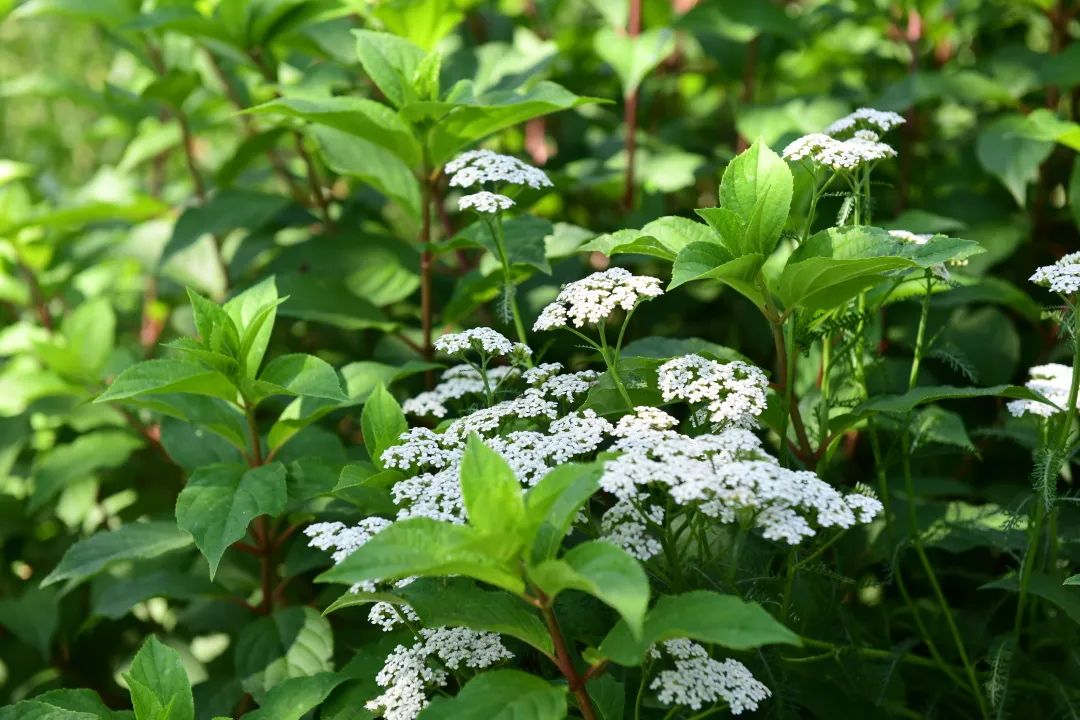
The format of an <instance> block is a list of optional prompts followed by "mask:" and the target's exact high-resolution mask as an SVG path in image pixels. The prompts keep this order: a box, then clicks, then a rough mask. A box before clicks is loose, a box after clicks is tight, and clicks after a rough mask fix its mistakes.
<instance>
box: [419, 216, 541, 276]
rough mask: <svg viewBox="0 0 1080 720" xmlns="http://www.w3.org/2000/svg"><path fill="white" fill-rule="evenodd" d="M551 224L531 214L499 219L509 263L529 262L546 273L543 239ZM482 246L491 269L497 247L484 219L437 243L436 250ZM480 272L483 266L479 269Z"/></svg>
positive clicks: (525, 263) (493, 264) (494, 264)
mask: <svg viewBox="0 0 1080 720" xmlns="http://www.w3.org/2000/svg"><path fill="white" fill-rule="evenodd" d="M553 231H554V227H553V226H552V224H551V222H550V221H548V220H545V219H543V218H538V217H534V216H532V215H518V216H516V217H513V218H510V219H509V220H505V221H504V222H503V233H504V236H505V238H506V254H507V260H508V261H509V262H510V264H511V265H531V266H532V267H534V268H536V269H537V270H539V271H540V272H543V273H547V274H550V273H551V264H550V263H549V262H548V259H547V251H546V242H545V241H546V239H547V238H548V237H550V236H551V234H552V232H553ZM474 247H475V248H483V249H485V250H487V251H488V252H489V253H491V258H490V262H491V264H492V268H493V269H494V267H495V266H496V265H497V260H496V258H498V256H499V255H498V248H497V246H496V244H495V239H494V238H493V237H492V235H491V229H490V226H489V225H488V223H487V222H484V221H478V222H475V223H473V224H472V225H469V226H468V227H466V228H464V229H463V230H462V231H461V232H459V233H458V234H457V235H455V236H454V237H453V238H451V239H450V240H449V241H447V242H444V243H439V244H438V245H437V250H438V251H439V252H447V251H450V250H458V249H460V248H474ZM481 270H482V271H483V270H484V268H481Z"/></svg>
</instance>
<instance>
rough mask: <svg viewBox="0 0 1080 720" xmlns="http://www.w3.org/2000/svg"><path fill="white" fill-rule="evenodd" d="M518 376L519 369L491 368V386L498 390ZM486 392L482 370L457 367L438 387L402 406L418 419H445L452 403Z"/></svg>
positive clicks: (443, 376) (489, 377) (509, 367)
mask: <svg viewBox="0 0 1080 720" xmlns="http://www.w3.org/2000/svg"><path fill="white" fill-rule="evenodd" d="M517 374H518V369H517V368H515V367H512V366H510V365H500V366H499V367H493V368H488V369H487V380H488V386H489V387H490V388H491V389H493V390H494V389H495V388H498V387H500V386H501V385H502V384H503V383H505V382H506V381H507V380H509V379H510V378H512V377H514V376H515V375H517ZM484 392H485V388H484V378H483V376H482V375H481V374H480V371H479V370H477V369H476V368H475V367H473V366H472V365H455V366H454V367H452V368H449V369H447V370H446V371H445V372H444V373H443V375H442V380H441V381H440V382H439V384H438V385H436V386H435V387H434V388H432V389H431V390H427V391H425V392H422V393H420V394H419V395H416V396H415V397H411V398H408V399H407V400H405V402H403V403H401V409H402V410H404V411H405V412H407V413H409V414H410V415H416V416H418V417H437V418H442V417H446V414H447V413H448V412H449V410H448V409H447V407H446V404H447V403H448V402H451V401H453V400H460V399H461V398H464V397H469V396H470V395H482V394H484Z"/></svg>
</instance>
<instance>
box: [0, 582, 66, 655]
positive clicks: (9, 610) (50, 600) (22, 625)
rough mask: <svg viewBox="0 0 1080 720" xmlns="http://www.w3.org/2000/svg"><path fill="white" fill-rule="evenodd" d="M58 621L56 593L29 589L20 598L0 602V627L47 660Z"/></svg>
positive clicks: (48, 590)
mask: <svg viewBox="0 0 1080 720" xmlns="http://www.w3.org/2000/svg"><path fill="white" fill-rule="evenodd" d="M59 621H60V606H59V598H58V597H57V593H56V590H54V589H42V588H36V587H30V588H27V589H26V591H25V592H24V593H23V594H22V595H21V596H20V597H18V598H14V597H8V598H3V599H0V625H2V626H3V627H5V628H7V629H8V632H10V633H11V634H12V635H14V636H15V637H17V638H19V639H20V640H22V641H23V642H24V643H26V644H27V645H30V646H31V647H33V648H34V649H35V650H37V651H38V653H39V654H40V655H41V657H42V658H44V659H48V658H49V646H50V645H51V644H52V638H53V635H54V634H55V633H56V627H57V625H58V624H59Z"/></svg>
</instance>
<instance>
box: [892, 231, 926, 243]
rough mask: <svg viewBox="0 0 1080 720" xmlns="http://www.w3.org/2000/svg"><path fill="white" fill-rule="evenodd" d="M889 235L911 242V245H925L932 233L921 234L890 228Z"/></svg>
mask: <svg viewBox="0 0 1080 720" xmlns="http://www.w3.org/2000/svg"><path fill="white" fill-rule="evenodd" d="M889 235H891V236H893V237H894V238H896V239H897V240H902V241H903V242H907V243H911V244H912V245H925V244H926V243H928V242H930V238H932V237H933V235H923V234H918V233H913V232H909V231H907V230H890V231H889Z"/></svg>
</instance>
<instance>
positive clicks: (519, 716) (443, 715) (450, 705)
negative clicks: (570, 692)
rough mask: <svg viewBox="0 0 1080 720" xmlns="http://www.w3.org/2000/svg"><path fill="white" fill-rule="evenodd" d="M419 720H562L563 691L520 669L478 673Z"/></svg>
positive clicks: (439, 700) (434, 704)
mask: <svg viewBox="0 0 1080 720" xmlns="http://www.w3.org/2000/svg"><path fill="white" fill-rule="evenodd" d="M417 717H418V718H419V720H457V719H458V718H485V720H562V718H565V717H566V688H565V687H558V686H555V685H552V684H551V683H549V682H548V681H546V680H544V679H542V678H539V677H537V676H535V675H530V674H529V673H525V672H521V671H520V670H492V671H489V672H485V673H480V674H479V675H477V676H476V677H474V678H473V679H472V680H470V681H469V682H467V683H465V687H463V688H462V689H461V692H459V693H458V694H457V695H456V696H455V697H453V698H450V699H443V698H439V699H438V700H436V701H434V702H432V703H431V704H430V705H429V706H428V707H427V708H425V709H424V710H423V711H422V712H421V713H420V714H419V715H418V716H417Z"/></svg>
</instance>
